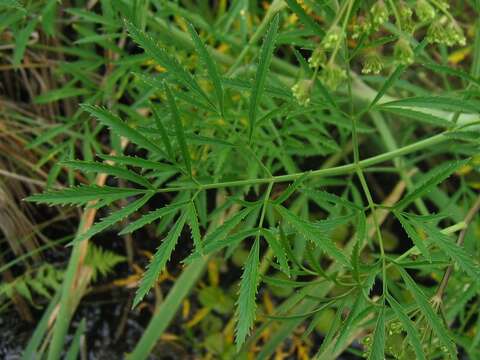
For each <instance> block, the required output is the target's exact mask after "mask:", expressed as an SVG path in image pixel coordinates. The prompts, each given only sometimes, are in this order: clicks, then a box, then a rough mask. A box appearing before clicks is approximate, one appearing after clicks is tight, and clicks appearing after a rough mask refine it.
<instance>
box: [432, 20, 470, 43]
mask: <svg viewBox="0 0 480 360" xmlns="http://www.w3.org/2000/svg"><path fill="white" fill-rule="evenodd" d="M427 40H428V42H430V43H437V44H444V45H447V46H453V45H455V44H458V45H461V46H465V44H466V39H465V35H464V34H463V30H462V28H461V27H460V26H459V25H458V24H457V23H456V22H453V21H449V22H448V23H447V24H446V25H445V18H442V19H440V20H437V21H435V22H433V23H432V24H430V26H429V28H428V30H427Z"/></svg>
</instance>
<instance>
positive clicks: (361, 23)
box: [352, 17, 372, 39]
mask: <svg viewBox="0 0 480 360" xmlns="http://www.w3.org/2000/svg"><path fill="white" fill-rule="evenodd" d="M371 32H372V25H371V24H370V22H368V21H365V19H364V18H362V17H360V18H359V19H358V20H357V23H356V24H354V25H353V29H352V39H360V38H361V37H362V36H363V35H367V36H368V35H370V33H371Z"/></svg>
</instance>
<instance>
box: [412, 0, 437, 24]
mask: <svg viewBox="0 0 480 360" xmlns="http://www.w3.org/2000/svg"><path fill="white" fill-rule="evenodd" d="M415 14H417V17H418V19H419V20H420V21H421V22H429V21H432V20H433V19H434V18H435V9H434V8H433V6H432V5H430V3H429V2H428V1H427V0H417V5H416V7H415Z"/></svg>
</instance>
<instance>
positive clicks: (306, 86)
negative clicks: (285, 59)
mask: <svg viewBox="0 0 480 360" xmlns="http://www.w3.org/2000/svg"><path fill="white" fill-rule="evenodd" d="M312 84H313V82H312V80H306V79H302V80H299V81H298V82H297V83H296V84H295V85H293V86H292V94H293V96H294V97H295V99H297V101H298V103H299V104H300V105H302V106H306V105H308V104H309V103H310V92H311V90H312Z"/></svg>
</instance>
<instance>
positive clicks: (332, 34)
mask: <svg viewBox="0 0 480 360" xmlns="http://www.w3.org/2000/svg"><path fill="white" fill-rule="evenodd" d="M342 38H343V33H342V29H340V27H338V26H337V25H335V26H332V27H331V28H330V30H328V32H327V34H326V35H325V37H324V38H323V40H322V46H323V48H324V49H327V50H329V49H334V48H335V46H336V45H337V43H338V42H339V41H341V40H342Z"/></svg>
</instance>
